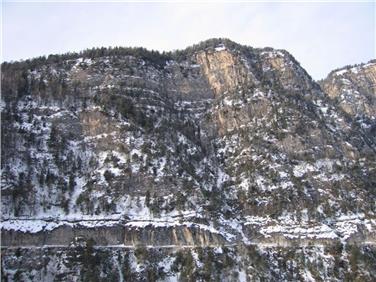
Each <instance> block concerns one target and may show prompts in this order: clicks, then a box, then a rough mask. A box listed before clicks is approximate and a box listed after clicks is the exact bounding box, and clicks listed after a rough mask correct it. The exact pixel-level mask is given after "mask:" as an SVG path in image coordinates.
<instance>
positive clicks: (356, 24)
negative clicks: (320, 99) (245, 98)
mask: <svg viewBox="0 0 376 282" xmlns="http://www.w3.org/2000/svg"><path fill="white" fill-rule="evenodd" d="M55 1H56V0H55ZM118 1H121V0H118ZM375 25H376V20H375V2H374V1H369V2H249V3H244V1H243V3H241V2H236V3H235V1H234V2H225V1H223V2H215V3H212V2H210V1H207V2H206V3H197V2H196V3H193V2H191V3H188V2H184V3H182V2H180V3H176V2H168V3H167V2H163V3H162V2H158V3H151V2H147V3H146V2H145V1H144V2H143V3H141V2H128V3H119V2H117V3H114V2H112V3H109V2H106V3H104V2H90V1H88V2H82V1H81V2H79V3H78V2H72V1H71V2H69V0H66V1H60V2H54V3H51V2H50V3H48V2H42V1H39V2H31V1H30V0H24V1H23V2H15V1H14V0H13V1H11V0H8V1H7V0H6V2H3V4H2V61H14V60H20V59H27V58H31V57H36V56H41V55H48V54H56V53H65V52H69V51H80V50H83V49H87V48H91V47H102V46H104V47H107V46H143V47H146V48H148V49H154V50H160V51H163V50H165V51H169V50H175V49H182V48H185V47H187V46H190V45H192V44H196V43H198V42H200V41H203V40H206V39H209V38H214V37H225V38H229V39H231V40H233V41H235V42H238V43H240V44H244V45H248V46H252V47H266V46H269V47H273V48H278V49H285V50H287V51H289V52H290V53H291V54H292V55H293V56H294V57H295V58H296V59H297V60H298V61H299V62H300V63H301V65H302V66H303V67H304V68H305V69H306V70H307V71H308V73H309V74H310V75H311V76H312V77H313V78H314V79H321V78H324V77H325V76H326V75H327V74H328V73H329V72H330V71H331V70H333V69H335V68H338V67H342V66H345V65H349V64H356V63H361V62H367V61H369V60H370V59H374V58H375V57H376V56H375Z"/></svg>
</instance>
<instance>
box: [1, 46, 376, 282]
mask: <svg viewBox="0 0 376 282" xmlns="http://www.w3.org/2000/svg"><path fill="white" fill-rule="evenodd" d="M375 66H376V65H375V64H374V63H372V62H370V63H369V64H366V65H362V66H359V67H356V71H354V70H353V69H354V68H351V69H350V70H343V71H337V72H333V73H331V74H330V75H329V76H328V78H326V79H325V80H324V81H323V82H320V84H321V87H320V85H319V84H317V83H316V82H314V81H313V80H312V78H311V77H310V76H309V75H308V74H307V72H306V71H305V70H304V69H303V68H302V67H301V66H300V65H299V63H298V62H297V61H296V60H295V59H294V58H293V57H292V56H291V55H290V54H289V53H288V52H286V51H284V50H274V49H272V48H264V49H254V48H251V47H245V46H241V45H238V44H236V43H234V42H231V41H229V40H225V39H212V40H208V41H205V42H202V43H200V44H198V45H195V46H193V47H189V48H187V49H185V50H182V51H176V52H173V53H164V54H159V53H157V52H149V51H146V50H144V49H129V48H115V49H93V50H87V51H85V52H83V53H80V54H67V55H62V56H50V57H48V58H47V59H45V58H40V59H35V60H32V61H26V62H18V63H11V64H9V63H4V64H3V65H2V77H1V79H2V104H1V105H2V124H1V127H2V146H1V150H2V163H1V165H2V185H1V187H2V190H1V193H2V197H1V202H2V205H1V209H2V268H3V272H2V277H3V279H8V280H11V281H13V280H20V281H24V280H32V281H41V280H44V281H52V280H58V281H61V280H63V281H76V280H83V281H96V280H98V281H102V280H103V281H114V280H115V281H122V280H125V281H138V280H139V281H155V280H158V279H159V280H163V281H165V280H166V281H170V280H171V281H173V280H181V281H191V280H204V281H206V280H210V279H211V280H214V281H218V280H223V281H254V280H265V279H266V280H303V281H312V280H333V281H336V280H338V281H340V280H345V279H347V280H353V279H360V280H368V281H372V280H374V279H376V269H375V265H376V248H375V245H374V244H375V239H376V231H375V230H376V229H375V228H376V218H375V212H376V191H375V184H376V174H375V168H376V163H375V156H376V154H375V150H376V136H375V135H376V130H375V129H376V123H375V88H374V85H375V77H376V76H375Z"/></svg>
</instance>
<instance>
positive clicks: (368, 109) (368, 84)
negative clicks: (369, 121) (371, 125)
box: [321, 61, 376, 118]
mask: <svg viewBox="0 0 376 282" xmlns="http://www.w3.org/2000/svg"><path fill="white" fill-rule="evenodd" d="M321 85H322V87H323V90H324V91H325V92H326V93H327V94H328V96H329V97H330V98H331V99H333V100H334V101H335V102H336V103H338V106H339V107H340V108H341V109H342V110H343V111H345V112H346V113H348V114H349V115H351V116H354V117H355V116H359V115H361V116H365V117H368V118H375V117H376V61H370V62H369V63H367V64H364V65H359V66H353V67H345V68H342V69H339V70H336V71H334V72H331V73H330V74H329V75H328V77H327V78H325V79H324V80H323V82H322V83H321Z"/></svg>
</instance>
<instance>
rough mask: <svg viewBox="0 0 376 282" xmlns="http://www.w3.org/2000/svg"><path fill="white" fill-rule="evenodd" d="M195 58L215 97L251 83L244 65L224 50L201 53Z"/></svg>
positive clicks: (234, 55) (232, 54) (236, 57)
mask: <svg viewBox="0 0 376 282" xmlns="http://www.w3.org/2000/svg"><path fill="white" fill-rule="evenodd" d="M196 58H197V62H198V63H199V64H200V65H201V67H202V70H203V73H204V75H205V77H206V78H207V80H208V82H209V84H210V86H211V88H212V89H213V90H214V92H215V95H216V96H218V95H220V94H221V93H224V92H226V91H235V90H236V89H237V88H238V87H239V86H244V85H245V84H249V83H250V82H251V79H250V77H249V72H248V71H247V69H246V67H245V65H244V63H243V62H242V61H241V60H240V58H239V57H238V56H236V54H234V53H232V52H230V51H228V50H226V49H224V50H219V51H217V50H215V51H202V52H199V53H198V54H197V55H196Z"/></svg>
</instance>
